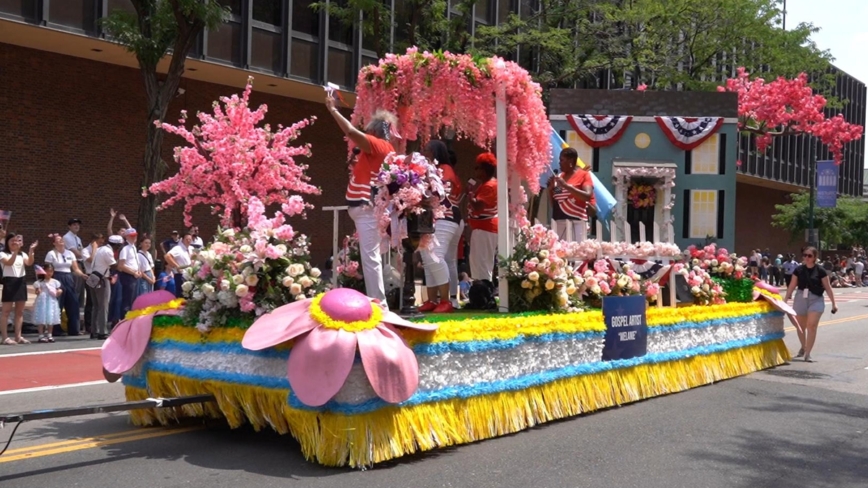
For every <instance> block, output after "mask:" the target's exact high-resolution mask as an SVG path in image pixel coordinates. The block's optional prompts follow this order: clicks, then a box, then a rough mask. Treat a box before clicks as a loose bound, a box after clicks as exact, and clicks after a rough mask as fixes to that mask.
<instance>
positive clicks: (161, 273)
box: [154, 262, 175, 295]
mask: <svg viewBox="0 0 868 488" xmlns="http://www.w3.org/2000/svg"><path fill="white" fill-rule="evenodd" d="M155 273H156V274H157V281H156V282H155V283H154V288H155V289H157V290H166V291H167V292H169V293H171V294H173V295H174V294H175V277H174V276H173V275H172V273H171V270H166V269H165V268H164V267H163V263H162V262H158V263H157V266H156V269H155Z"/></svg>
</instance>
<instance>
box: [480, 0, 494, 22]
mask: <svg viewBox="0 0 868 488" xmlns="http://www.w3.org/2000/svg"><path fill="white" fill-rule="evenodd" d="M493 13H494V12H493V11H492V9H491V0H477V1H476V20H478V21H480V22H485V23H489V22H491V17H492V15H491V14H493Z"/></svg>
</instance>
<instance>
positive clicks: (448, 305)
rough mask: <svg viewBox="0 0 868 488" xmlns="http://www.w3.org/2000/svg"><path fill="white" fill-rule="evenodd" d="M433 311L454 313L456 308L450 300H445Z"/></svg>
mask: <svg viewBox="0 0 868 488" xmlns="http://www.w3.org/2000/svg"><path fill="white" fill-rule="evenodd" d="M419 310H421V309H419ZM431 311H432V312H434V313H452V312H454V311H455V307H453V306H452V302H450V301H449V300H444V301H442V302H440V304H439V305H437V306H436V307H434V309H433V310H431Z"/></svg>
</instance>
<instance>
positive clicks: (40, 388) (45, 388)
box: [0, 380, 110, 396]
mask: <svg viewBox="0 0 868 488" xmlns="http://www.w3.org/2000/svg"><path fill="white" fill-rule="evenodd" d="M108 384H110V383H109V382H108V381H106V380H98V381H85V382H84V383H70V384H68V385H50V386H37V387H34V388H21V389H19V390H8V391H0V396H2V395H13V394H15V393H33V392H36V391H48V390H59V389H61V388H76V387H79V386H94V385H108Z"/></svg>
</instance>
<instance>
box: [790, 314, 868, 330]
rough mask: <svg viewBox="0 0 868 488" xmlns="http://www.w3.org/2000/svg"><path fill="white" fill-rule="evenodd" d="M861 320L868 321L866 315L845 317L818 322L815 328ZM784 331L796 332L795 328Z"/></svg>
mask: <svg viewBox="0 0 868 488" xmlns="http://www.w3.org/2000/svg"><path fill="white" fill-rule="evenodd" d="M861 319H868V314H866V315H856V316H855V317H847V318H843V319H836V320H828V321H826V322H820V325H818V326H817V327H823V326H824V325H835V324H843V323H845V322H852V321H854V320H861ZM784 330H785V331H791V330H796V328H795V327H786V328H784Z"/></svg>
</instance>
